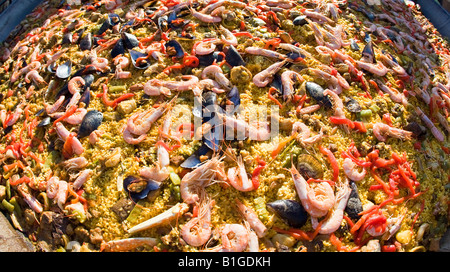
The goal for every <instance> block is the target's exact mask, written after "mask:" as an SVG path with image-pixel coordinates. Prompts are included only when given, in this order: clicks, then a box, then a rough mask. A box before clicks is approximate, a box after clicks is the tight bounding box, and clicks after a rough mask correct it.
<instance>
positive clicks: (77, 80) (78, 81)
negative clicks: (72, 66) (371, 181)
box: [67, 76, 86, 94]
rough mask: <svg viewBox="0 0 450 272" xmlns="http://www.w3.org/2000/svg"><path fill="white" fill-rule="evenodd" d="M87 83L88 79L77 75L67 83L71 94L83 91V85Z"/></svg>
mask: <svg viewBox="0 0 450 272" xmlns="http://www.w3.org/2000/svg"><path fill="white" fill-rule="evenodd" d="M85 84H86V81H84V79H83V78H82V77H80V76H76V77H74V78H72V79H71V80H69V83H68V84H67V88H68V89H69V92H70V93H71V94H74V93H76V92H80V91H81V87H83V86H84V85H85Z"/></svg>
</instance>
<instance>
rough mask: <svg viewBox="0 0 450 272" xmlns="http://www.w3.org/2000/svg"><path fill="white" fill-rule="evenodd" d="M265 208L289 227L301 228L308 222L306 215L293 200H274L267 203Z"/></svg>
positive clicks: (301, 207)
mask: <svg viewBox="0 0 450 272" xmlns="http://www.w3.org/2000/svg"><path fill="white" fill-rule="evenodd" d="M266 206H267V207H268V208H269V209H270V210H271V211H273V212H274V213H275V214H276V215H278V216H279V217H280V218H281V219H282V220H283V221H285V222H286V224H288V225H289V226H291V227H294V228H301V227H303V226H304V225H305V224H306V221H307V220H308V213H307V212H306V211H305V209H304V208H303V206H302V205H301V204H300V203H298V202H296V201H294V200H290V199H281V200H276V201H274V202H270V203H267V204H266Z"/></svg>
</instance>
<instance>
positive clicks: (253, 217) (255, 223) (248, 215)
mask: <svg viewBox="0 0 450 272" xmlns="http://www.w3.org/2000/svg"><path fill="white" fill-rule="evenodd" d="M235 201H236V205H237V206H238V209H239V211H240V212H241V214H242V216H243V217H244V218H245V220H246V222H248V224H249V225H250V227H251V228H252V229H253V230H254V231H255V232H256V234H257V235H258V237H259V238H262V237H264V236H265V235H266V234H267V231H268V230H267V227H266V226H265V225H264V223H263V222H261V220H260V219H259V218H258V215H257V214H256V212H255V211H254V210H252V209H251V208H249V207H247V206H245V205H244V204H243V203H242V202H241V201H239V199H237V198H236V199H235Z"/></svg>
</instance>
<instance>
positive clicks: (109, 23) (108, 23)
mask: <svg viewBox="0 0 450 272" xmlns="http://www.w3.org/2000/svg"><path fill="white" fill-rule="evenodd" d="M118 23H120V17H119V15H117V14H115V13H110V14H108V18H107V19H106V20H105V21H104V22H103V24H102V26H101V27H100V29H99V30H98V31H97V35H102V34H103V33H104V32H105V31H106V30H108V29H110V28H112V27H113V26H115V25H117V24H118Z"/></svg>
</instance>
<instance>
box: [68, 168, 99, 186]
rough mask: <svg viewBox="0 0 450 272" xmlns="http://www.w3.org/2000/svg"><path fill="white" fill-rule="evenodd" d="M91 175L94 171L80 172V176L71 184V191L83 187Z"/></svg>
mask: <svg viewBox="0 0 450 272" xmlns="http://www.w3.org/2000/svg"><path fill="white" fill-rule="evenodd" d="M93 173H94V171H92V170H91V169H85V170H83V171H81V172H80V174H79V175H78V177H77V178H76V179H75V181H74V182H73V184H72V186H73V189H74V190H78V189H80V188H81V186H83V184H84V183H85V182H86V181H87V180H88V179H89V178H90V177H91V176H92V174H93Z"/></svg>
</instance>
